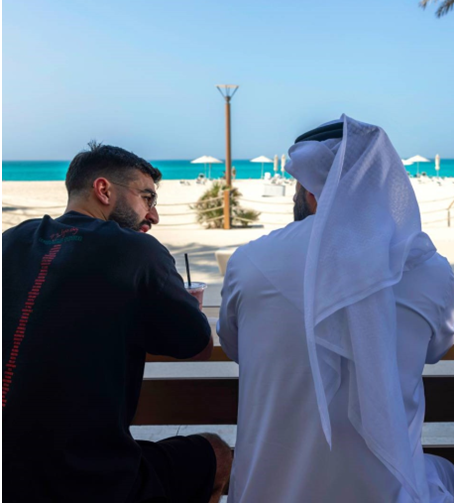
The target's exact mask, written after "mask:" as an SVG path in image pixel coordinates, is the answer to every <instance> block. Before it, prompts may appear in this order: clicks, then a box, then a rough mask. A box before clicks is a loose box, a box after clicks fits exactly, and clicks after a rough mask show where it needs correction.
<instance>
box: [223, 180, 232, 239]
mask: <svg viewBox="0 0 456 503" xmlns="http://www.w3.org/2000/svg"><path fill="white" fill-rule="evenodd" d="M223 228H224V229H231V208H230V189H225V190H224V191H223Z"/></svg>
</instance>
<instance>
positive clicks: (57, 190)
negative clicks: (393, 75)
mask: <svg viewBox="0 0 456 503" xmlns="http://www.w3.org/2000/svg"><path fill="white" fill-rule="evenodd" d="M188 183H189V184H190V185H185V184H182V183H180V181H178V180H165V181H162V182H161V183H160V187H159V190H158V193H159V204H158V206H157V208H158V211H159V214H160V224H159V225H157V226H154V227H153V229H152V230H151V231H150V233H151V234H152V235H153V236H155V237H156V238H157V239H158V240H159V241H160V242H161V243H163V244H164V245H165V246H166V247H167V248H168V249H169V250H170V252H171V254H172V255H173V256H174V257H175V259H176V266H177V269H178V271H179V272H180V273H181V274H182V275H184V273H185V266H184V253H188V254H189V258H190V261H191V268H192V280H193V281H204V282H206V283H208V285H209V286H208V289H207V291H206V293H205V298H204V305H206V306H210V305H220V290H221V287H222V283H223V277H222V276H221V275H220V272H219V269H218V266H217V262H216V260H215V255H214V254H215V251H216V250H218V249H219V248H225V247H235V246H240V245H242V244H245V243H248V242H249V241H251V240H253V239H256V238H258V237H260V236H262V235H264V234H268V233H269V232H271V231H272V230H274V229H278V228H280V227H283V226H285V225H286V224H288V223H289V222H291V221H292V220H293V209H292V208H293V203H292V197H293V194H294V190H295V188H294V185H286V186H285V196H276V197H263V192H264V184H263V182H262V181H260V180H236V181H235V182H234V186H235V187H237V188H238V189H239V190H240V192H241V193H242V198H241V200H240V203H241V206H242V207H245V208H251V209H255V210H257V211H260V212H262V213H261V216H260V219H259V221H258V222H257V223H256V225H255V226H254V227H253V228H237V229H231V230H229V231H227V230H223V229H211V230H208V229H205V228H203V227H202V226H201V225H199V224H197V223H195V218H194V213H193V212H192V211H191V210H190V209H189V204H191V203H194V202H196V201H197V200H198V198H199V197H200V196H201V195H202V194H203V193H204V192H205V191H206V190H207V188H208V186H209V185H208V184H206V185H200V184H196V183H195V181H189V182H188ZM412 184H413V187H414V189H415V193H416V195H417V199H418V202H419V205H420V210H421V215H422V222H423V230H424V231H425V232H427V233H428V234H429V235H430V237H431V238H432V240H433V241H434V243H435V245H436V247H437V250H438V251H439V253H441V254H442V255H444V256H445V257H447V259H448V260H449V261H450V263H451V264H454V240H453V234H454V221H453V215H454V208H453V209H452V210H451V212H450V214H451V222H450V223H451V226H448V207H449V206H450V204H451V203H452V201H453V200H454V179H453V178H448V179H445V180H443V181H440V182H439V181H437V180H436V179H427V180H426V179H425V180H423V181H421V182H420V181H419V180H416V179H412ZM2 191H3V200H2V203H3V204H2V206H3V214H2V229H3V231H5V230H6V229H8V228H10V227H12V226H14V225H17V224H19V223H20V222H23V221H24V220H27V219H29V218H39V217H41V216H43V215H44V214H48V215H50V216H51V217H57V216H59V215H61V214H62V213H63V212H64V210H65V206H66V199H67V195H66V190H65V185H64V182H3V183H2Z"/></svg>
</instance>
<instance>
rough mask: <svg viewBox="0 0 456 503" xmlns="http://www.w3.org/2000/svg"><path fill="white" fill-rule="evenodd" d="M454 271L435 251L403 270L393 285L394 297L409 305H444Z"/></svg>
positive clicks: (451, 286) (449, 291)
mask: <svg viewBox="0 0 456 503" xmlns="http://www.w3.org/2000/svg"><path fill="white" fill-rule="evenodd" d="M453 278H454V273H453V269H452V267H451V265H450V264H449V262H448V260H447V259H446V258H445V257H442V255H440V254H439V253H435V254H434V255H432V257H430V258H429V259H428V260H426V261H425V262H423V263H421V264H420V265H418V266H417V267H415V268H414V269H412V270H410V271H406V272H404V274H403V276H402V279H401V281H399V283H398V284H397V285H395V287H394V290H395V294H396V299H397V300H398V301H399V302H400V303H403V304H405V305H409V306H410V307H414V306H421V307H422V308H424V306H427V307H426V309H427V310H429V309H431V307H432V306H436V307H437V306H444V305H445V304H446V303H447V302H448V297H449V295H450V293H451V291H452V290H453V281H454V279H453Z"/></svg>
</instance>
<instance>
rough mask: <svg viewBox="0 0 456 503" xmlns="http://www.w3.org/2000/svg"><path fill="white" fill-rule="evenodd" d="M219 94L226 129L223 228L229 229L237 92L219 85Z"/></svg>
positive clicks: (228, 85) (233, 86)
mask: <svg viewBox="0 0 456 503" xmlns="http://www.w3.org/2000/svg"><path fill="white" fill-rule="evenodd" d="M216 87H217V89H218V90H219V91H220V94H221V95H222V96H223V99H224V100H225V124H226V126H225V129H226V159H225V180H226V186H227V190H226V191H225V194H224V208H225V209H224V228H225V229H230V228H231V211H230V192H229V191H230V189H231V108H230V107H231V105H230V101H231V98H232V97H233V96H234V94H235V92H236V91H237V90H238V87H239V86H237V85H234V84H219V85H217V86H216Z"/></svg>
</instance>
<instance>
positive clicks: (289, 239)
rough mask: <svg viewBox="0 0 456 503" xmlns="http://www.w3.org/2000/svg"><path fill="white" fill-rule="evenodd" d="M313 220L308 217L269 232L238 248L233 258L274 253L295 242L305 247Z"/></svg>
mask: <svg viewBox="0 0 456 503" xmlns="http://www.w3.org/2000/svg"><path fill="white" fill-rule="evenodd" d="M312 222H313V219H312V218H310V217H308V218H306V219H305V220H302V221H299V222H291V223H289V224H288V225H287V226H286V227H282V228H280V229H276V230H274V231H271V232H270V233H269V234H265V235H264V236H261V237H259V238H258V239H255V240H253V241H250V242H249V243H247V244H245V245H242V246H240V247H239V248H238V249H237V250H236V252H235V253H234V254H233V257H235V256H236V255H238V256H239V259H240V258H241V257H242V256H243V255H244V254H249V253H257V252H258V250H261V251H262V254H264V253H271V254H272V253H275V252H276V251H277V250H280V248H288V247H289V246H290V244H291V243H293V242H297V243H299V244H300V245H306V244H307V243H308V240H309V237H310V231H311V229H312Z"/></svg>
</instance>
